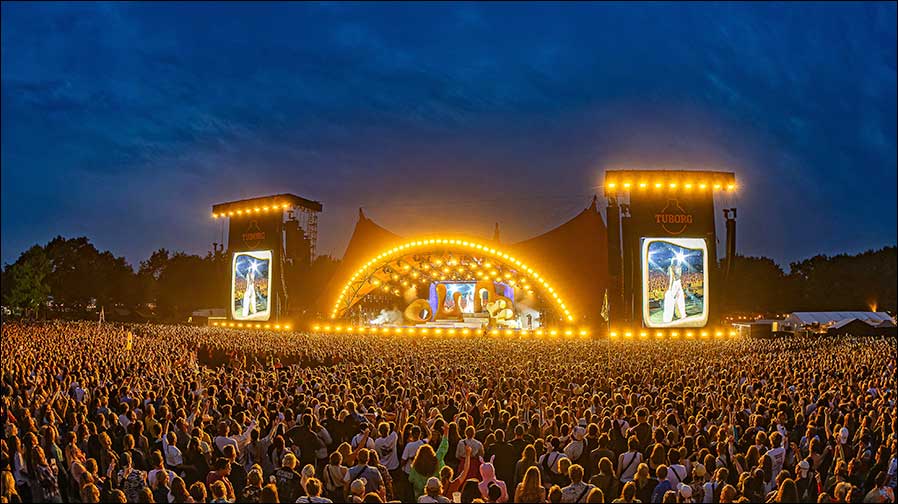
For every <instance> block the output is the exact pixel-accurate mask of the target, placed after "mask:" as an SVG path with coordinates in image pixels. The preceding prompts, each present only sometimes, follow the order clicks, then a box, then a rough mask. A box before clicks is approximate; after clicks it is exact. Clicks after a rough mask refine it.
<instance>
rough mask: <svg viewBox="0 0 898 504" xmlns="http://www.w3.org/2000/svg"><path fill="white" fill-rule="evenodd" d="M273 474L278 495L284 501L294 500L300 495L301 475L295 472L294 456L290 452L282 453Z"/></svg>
mask: <svg viewBox="0 0 898 504" xmlns="http://www.w3.org/2000/svg"><path fill="white" fill-rule="evenodd" d="M273 476H274V483H275V486H276V487H277V492H278V495H279V496H280V497H281V498H282V499H284V500H285V501H286V502H294V501H296V499H297V498H299V496H300V495H302V492H303V489H302V475H301V474H299V473H298V472H296V456H295V455H293V454H292V453H287V454H286V455H284V460H283V461H282V462H281V467H280V468H279V469H278V470H276V471H275V472H274V475H273Z"/></svg>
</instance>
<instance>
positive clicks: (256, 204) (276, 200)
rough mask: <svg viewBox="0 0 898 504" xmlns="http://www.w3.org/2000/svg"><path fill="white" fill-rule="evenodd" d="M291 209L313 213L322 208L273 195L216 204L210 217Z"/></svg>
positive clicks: (318, 203)
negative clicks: (297, 208) (306, 210)
mask: <svg viewBox="0 0 898 504" xmlns="http://www.w3.org/2000/svg"><path fill="white" fill-rule="evenodd" d="M291 207H300V208H305V209H308V210H311V211H313V212H320V211H321V210H322V208H323V207H322V205H321V203H320V202H318V201H312V200H309V199H306V198H303V197H301V196H297V195H295V194H274V195H271V196H261V197H258V198H249V199H243V200H237V201H227V202H224V203H216V204H214V205H212V215H213V216H214V217H228V216H232V215H233V214H234V213H235V212H238V211H239V212H241V213H243V212H252V211H255V212H260V211H265V212H267V211H269V210H278V209H284V210H285V209H287V208H291Z"/></svg>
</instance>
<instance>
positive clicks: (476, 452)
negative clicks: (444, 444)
mask: <svg viewBox="0 0 898 504" xmlns="http://www.w3.org/2000/svg"><path fill="white" fill-rule="evenodd" d="M465 446H470V447H471V458H472V459H476V458H477V457H482V456H483V443H481V442H480V441H477V440H476V439H468V438H465V439H461V440H459V441H458V445H456V447H455V458H457V459H459V460H464V459H465Z"/></svg>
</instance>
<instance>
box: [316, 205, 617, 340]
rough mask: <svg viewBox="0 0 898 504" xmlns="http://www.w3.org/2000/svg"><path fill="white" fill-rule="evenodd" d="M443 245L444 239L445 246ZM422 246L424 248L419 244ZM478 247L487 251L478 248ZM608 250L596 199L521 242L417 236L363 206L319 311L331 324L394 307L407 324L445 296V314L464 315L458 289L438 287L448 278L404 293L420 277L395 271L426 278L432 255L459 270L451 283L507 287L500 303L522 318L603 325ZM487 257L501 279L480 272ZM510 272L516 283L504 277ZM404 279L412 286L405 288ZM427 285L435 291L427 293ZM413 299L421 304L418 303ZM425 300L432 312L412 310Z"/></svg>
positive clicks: (446, 234)
mask: <svg viewBox="0 0 898 504" xmlns="http://www.w3.org/2000/svg"><path fill="white" fill-rule="evenodd" d="M444 239H445V240H446V242H447V243H445V244H444V243H442V240H444ZM430 240H433V243H430ZM437 240H439V241H440V243H439V245H437V243H436V242H437ZM451 240H455V243H454V244H452V243H451ZM419 242H420V245H415V244H416V243H419ZM425 242H427V244H426V245H425ZM465 243H467V244H468V246H465V245H464V244H465ZM478 245H479V246H480V247H481V248H479V249H478V248H477V246H478ZM403 246H405V248H402V247H403ZM427 249H431V250H427ZM484 249H485V251H484ZM491 249H492V251H493V252H492V253H490V250H491ZM607 250H608V239H607V228H606V226H605V221H604V219H603V218H602V215H601V214H600V213H599V211H598V208H597V205H596V201H595V199H593V201H592V204H590V205H589V206H588V207H587V208H584V209H583V210H582V211H580V212H579V213H578V214H576V215H575V216H574V217H573V218H571V219H570V220H568V221H567V222H564V223H563V224H561V225H559V226H557V227H555V228H553V229H550V230H548V231H546V232H544V233H543V234H540V235H538V236H535V237H532V238H529V239H527V240H524V241H520V242H515V243H506V242H500V241H499V236H498V233H497V234H496V235H494V236H493V239H492V240H490V239H487V238H485V237H481V238H477V237H470V236H461V235H459V234H456V233H451V232H438V231H436V230H435V232H434V233H431V234H429V235H426V237H425V236H421V237H418V238H415V239H411V238H409V237H403V236H400V235H398V234H396V233H393V232H391V231H390V230H388V229H385V228H384V227H382V226H380V225H378V224H377V223H376V222H374V221H373V220H371V219H370V218H368V217H367V216H366V215H365V214H364V212H363V211H362V210H361V209H359V214H358V221H357V222H356V225H355V229H354V230H353V232H352V236H351V237H350V240H349V243H348V244H347V246H346V250H345V252H344V254H343V257H342V259H341V261H340V264H339V265H338V267H337V270H336V271H335V272H334V274H333V276H332V277H331V279H330V281H329V282H328V285H327V286H326V287H325V289H324V290H323V291H322V293H321V295H320V296H319V298H318V304H317V311H318V312H319V313H320V314H322V315H323V316H325V317H330V319H347V318H355V317H359V316H362V313H363V312H365V311H366V310H367V308H366V306H371V309H374V307H373V306H372V305H378V303H380V302H384V303H387V302H389V303H391V304H393V305H394V306H395V308H396V309H397V310H398V313H399V314H400V316H403V317H405V318H406V320H408V316H409V314H408V313H405V312H406V311H410V312H415V311H416V310H418V309H420V310H421V312H422V314H425V315H429V316H431V317H432V316H433V315H434V313H433V312H435V311H438V310H439V307H438V306H437V305H439V302H438V299H439V298H440V296H441V295H442V296H443V298H442V299H443V300H444V301H447V302H446V304H445V305H444V308H446V311H442V312H441V314H442V315H445V316H446V317H451V316H452V315H453V314H454V315H455V316H458V313H457V312H453V305H454V304H456V303H455V299H454V297H453V296H454V292H452V291H453V289H452V286H451V285H450V286H449V291H448V292H446V291H444V292H443V293H442V294H440V293H439V292H436V291H435V290H434V289H435V287H437V286H438V284H439V283H440V282H441V281H442V279H441V278H440V276H439V275H437V276H436V277H435V278H434V277H431V278H429V279H427V280H428V282H425V280H424V279H422V280H420V281H418V282H417V288H416V289H415V291H414V292H411V291H410V290H408V291H405V292H403V291H402V290H403V289H404V288H406V287H407V286H408V287H411V285H410V284H411V282H412V280H418V279H416V278H410V277H404V276H403V274H404V273H409V274H411V271H403V270H401V269H399V270H394V268H396V267H399V268H402V267H403V266H404V264H405V263H408V264H409V269H411V268H412V267H414V268H415V269H418V271H419V275H423V272H424V271H423V270H421V269H419V268H417V266H422V264H420V263H422V262H424V259H425V256H428V255H429V256H430V259H435V258H440V259H441V260H444V261H443V264H440V265H438V267H439V269H440V270H442V269H443V268H444V267H449V268H450V272H451V270H452V269H456V274H455V275H450V274H449V273H447V274H446V279H445V280H444V281H446V282H467V283H471V284H474V283H477V282H478V281H485V280H491V281H492V280H495V282H496V284H497V288H498V290H499V291H502V289H503V288H504V289H505V291H504V293H503V292H499V291H497V292H496V294H497V298H496V299H497V300H498V298H505V299H506V300H507V301H509V302H510V303H511V304H513V305H515V306H513V307H512V308H513V309H515V308H519V310H518V314H519V317H523V318H524V319H526V316H525V315H524V311H528V313H531V312H533V310H537V312H538V313H534V315H539V316H540V319H541V316H542V315H543V314H545V315H546V317H547V319H548V323H554V322H564V323H577V324H581V323H583V324H591V323H595V322H597V321H598V320H601V318H600V313H601V311H602V304H603V299H604V295H605V292H606V289H607V287H608V285H609V284H608V253H607ZM503 254H504V255H505V256H506V257H503ZM415 255H418V256H419V257H418V260H415V257H414V256H415ZM487 259H488V260H489V261H490V262H492V263H493V264H492V265H491V268H489V269H495V270H496V273H497V274H496V276H495V277H493V276H492V275H490V276H489V277H488V278H487V277H478V276H477V275H476V273H477V271H484V268H482V267H481V266H482V265H483V262H484V261H486V260H487ZM448 260H455V261H457V262H458V263H459V264H461V265H462V267H463V268H464V270H463V272H462V273H461V274H458V272H457V267H458V265H453V266H449V265H447V264H445V262H446V261H448ZM515 260H516V261H517V263H515ZM428 262H429V261H428ZM471 262H476V263H477V265H476V267H475V268H474V269H473V270H472V269H471V268H470V267H469V263H471ZM463 263H464V264H463ZM431 264H435V263H431ZM492 266H495V268H492ZM385 267H389V268H390V272H389V273H387V272H385V271H384V268H385ZM528 268H529V270H528ZM394 273H395V274H397V278H396V279H394V278H393V274H394ZM506 273H509V274H510V276H511V278H505V274H506ZM484 274H486V273H484ZM375 280H376V281H377V284H375V282H374V281H375ZM403 280H405V281H406V282H407V285H403V283H402V282H403ZM505 280H509V281H511V280H514V281H515V284H516V285H514V286H510V285H509V286H507V287H503V286H501V285H498V284H501V283H503V282H504V281H505ZM543 282H545V285H544V283H543ZM427 283H429V284H430V285H427ZM509 283H510V282H509ZM435 284H436V285H435ZM428 287H429V290H430V292H427V291H426V290H425V288H428ZM471 287H474V286H473V285H472V286H471ZM528 287H529V289H528ZM466 288H467V287H466ZM474 288H475V289H478V288H477V287H474ZM508 288H514V291H513V292H512V296H505V294H509V291H508ZM550 288H551V289H552V290H549V289H550ZM397 290H399V292H398V293H397ZM469 291H470V289H468V292H467V298H466V299H470V297H471V294H470V292H469ZM456 292H457V291H456ZM369 295H370V296H372V297H371V299H370V300H369V299H365V298H366V296H369ZM556 296H557V297H556ZM415 297H417V298H418V299H417V300H416V299H414V298H415ZM425 298H429V305H430V307H431V309H430V310H429V313H423V312H425V311H428V310H426V309H425V306H426V305H424V304H423V303H417V304H416V305H415V306H414V307H412V306H411V305H412V303H413V302H414V301H428V300H427V299H425ZM390 300H393V301H390ZM369 301H370V303H369ZM506 304H508V303H506ZM562 306H563V309H562ZM357 308H358V311H357ZM404 308H405V309H406V310H404ZM478 308H480V306H478ZM500 308H501V307H500ZM394 313H397V312H394ZM369 314H370V313H369ZM412 314H414V313H412ZM367 315H368V314H366V315H364V316H367ZM491 315H492V313H491ZM444 318H445V317H444ZM527 322H528V323H529V320H527Z"/></svg>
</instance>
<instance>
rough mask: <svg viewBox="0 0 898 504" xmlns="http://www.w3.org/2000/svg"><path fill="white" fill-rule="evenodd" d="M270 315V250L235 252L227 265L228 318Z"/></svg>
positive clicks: (267, 316) (236, 318)
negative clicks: (230, 263) (228, 276)
mask: <svg viewBox="0 0 898 504" xmlns="http://www.w3.org/2000/svg"><path fill="white" fill-rule="evenodd" d="M270 317H271V251H270V250H258V251H252V252H237V253H235V254H234V260H233V262H232V265H231V318H233V319H234V320H268V319H269V318H270Z"/></svg>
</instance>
